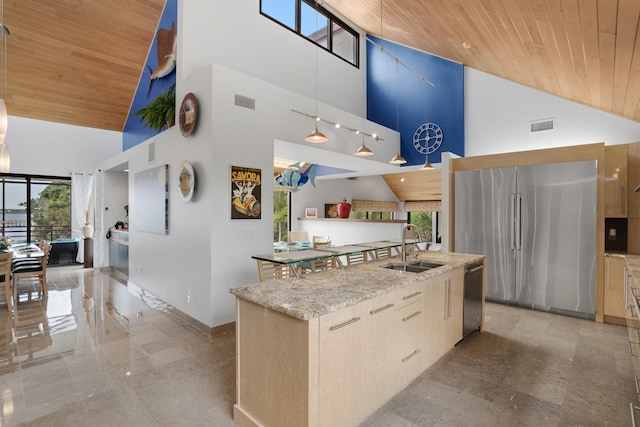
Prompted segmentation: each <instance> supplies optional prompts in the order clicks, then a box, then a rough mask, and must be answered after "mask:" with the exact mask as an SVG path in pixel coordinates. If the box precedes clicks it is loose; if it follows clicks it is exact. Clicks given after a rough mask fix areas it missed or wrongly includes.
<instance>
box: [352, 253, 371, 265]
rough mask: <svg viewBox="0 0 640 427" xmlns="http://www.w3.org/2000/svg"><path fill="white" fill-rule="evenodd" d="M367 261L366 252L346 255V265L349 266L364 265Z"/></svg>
mask: <svg viewBox="0 0 640 427" xmlns="http://www.w3.org/2000/svg"><path fill="white" fill-rule="evenodd" d="M367 259H368V255H367V251H363V252H359V253H355V254H347V265H348V266H349V265H354V264H364V263H365V262H367Z"/></svg>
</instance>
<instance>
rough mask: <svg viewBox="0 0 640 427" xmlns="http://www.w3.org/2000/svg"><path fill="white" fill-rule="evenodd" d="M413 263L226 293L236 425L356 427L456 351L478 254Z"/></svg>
mask: <svg viewBox="0 0 640 427" xmlns="http://www.w3.org/2000/svg"><path fill="white" fill-rule="evenodd" d="M413 258H414V257H412V259H411V260H410V261H407V262H405V263H402V262H401V261H400V259H399V258H398V257H394V258H388V259H385V260H380V261H372V262H367V263H364V264H359V265H355V266H350V267H341V268H335V269H331V270H327V271H323V272H319V273H314V274H307V275H303V276H301V277H299V278H290V279H281V280H274V281H270V282H265V283H261V284H257V285H251V286H244V287H240V288H234V289H231V293H233V294H234V295H235V296H236V345H237V349H236V350H237V351H236V366H237V373H236V381H237V388H236V404H235V406H234V420H235V421H236V423H238V424H239V425H240V426H279V427H280V426H283V427H286V426H332V427H334V426H355V425H357V424H358V423H360V422H362V421H363V420H364V419H365V418H366V417H367V416H368V415H369V414H371V413H372V412H374V411H375V410H376V409H377V408H378V407H380V406H382V405H383V404H384V403H385V402H386V401H387V400H388V399H390V398H391V397H392V396H393V395H395V394H396V393H398V392H399V391H400V390H402V389H403V388H405V387H406V386H407V385H408V384H409V383H410V382H411V381H412V380H413V379H415V378H416V377H417V376H418V375H419V374H420V373H422V372H423V371H424V370H425V369H427V368H428V367H429V366H431V365H432V364H433V363H434V362H436V361H437V360H438V359H439V358H440V357H442V356H443V355H444V354H446V353H447V352H448V351H449V350H450V349H451V348H453V346H454V345H455V344H456V343H457V342H459V341H460V340H461V339H462V322H463V298H464V296H463V294H464V269H465V267H466V266H469V265H472V264H477V263H484V256H482V255H470V254H458V253H440V252H431V253H428V252H422V253H420V254H419V255H418V256H417V258H416V259H413ZM418 264H420V265H423V266H424V267H423V268H421V269H412V268H408V267H407V268H403V267H405V266H409V267H410V266H414V267H415V266H417V265H418ZM427 266H430V267H427ZM417 271H419V272H417ZM480 286H482V287H483V288H484V285H483V283H482V284H481V285H480ZM481 320H482V315H481ZM480 329H482V323H481V326H480Z"/></svg>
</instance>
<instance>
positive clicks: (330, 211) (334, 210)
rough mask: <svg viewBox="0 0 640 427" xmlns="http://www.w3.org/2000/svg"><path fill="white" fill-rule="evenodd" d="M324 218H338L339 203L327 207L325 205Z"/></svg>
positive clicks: (328, 204)
mask: <svg viewBox="0 0 640 427" xmlns="http://www.w3.org/2000/svg"><path fill="white" fill-rule="evenodd" d="M324 217H325V218H338V204H337V203H325V205H324Z"/></svg>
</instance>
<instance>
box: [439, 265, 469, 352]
mask: <svg viewBox="0 0 640 427" xmlns="http://www.w3.org/2000/svg"><path fill="white" fill-rule="evenodd" d="M447 276H448V277H447V282H446V283H445V301H446V302H445V308H446V311H445V316H444V317H445V347H444V352H443V353H442V354H444V353H446V352H448V351H449V350H451V349H452V348H453V347H454V346H455V345H456V344H457V343H458V342H459V341H460V340H461V339H462V322H463V318H462V315H463V313H462V310H463V306H464V300H463V299H464V271H463V270H462V269H460V270H455V271H452V272H451V273H449V274H448V275H447Z"/></svg>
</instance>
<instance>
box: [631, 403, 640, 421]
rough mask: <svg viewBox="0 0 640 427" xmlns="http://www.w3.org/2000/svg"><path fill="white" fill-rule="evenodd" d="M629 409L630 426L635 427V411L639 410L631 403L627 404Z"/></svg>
mask: <svg viewBox="0 0 640 427" xmlns="http://www.w3.org/2000/svg"><path fill="white" fill-rule="evenodd" d="M629 406H630V407H631V425H632V426H633V427H636V409H640V407H638V406H636V405H634V404H633V402H631V403H629Z"/></svg>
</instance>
